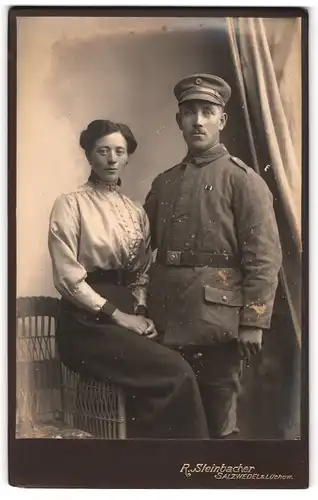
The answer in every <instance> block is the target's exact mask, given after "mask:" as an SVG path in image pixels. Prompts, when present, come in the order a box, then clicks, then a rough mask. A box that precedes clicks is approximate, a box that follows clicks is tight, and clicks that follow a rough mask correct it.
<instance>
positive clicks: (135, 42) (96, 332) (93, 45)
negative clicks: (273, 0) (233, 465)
mask: <svg viewBox="0 0 318 500" xmlns="http://www.w3.org/2000/svg"><path fill="white" fill-rule="evenodd" d="M211 10H212V9H211ZM287 12H288V11H287ZM229 15H230V9H229ZM302 23H303V19H302V17H301V14H299V16H291V15H288V13H286V17H284V16H283V17H282V16H281V15H280V16H275V11H274V9H273V13H272V15H270V16H268V17H260V16H258V17H257V16H255V17H247V16H245V15H242V17H219V16H213V13H212V15H211V17H207V16H203V17H200V16H198V17H189V16H184V17H182V16H179V17H178V16H176V15H171V16H166V15H165V16H162V17H161V16H160V15H159V16H158V15H154V16H151V15H148V16H138V12H136V15H133V16H120V15H118V16H113V15H108V13H107V10H106V11H105V15H103V16H99V15H95V14H93V15H89V14H87V16H85V15H77V14H76V11H75V12H74V15H65V16H64V15H62V13H61V15H50V16H46V15H45V14H43V16H42V15H36V16H33V15H28V14H27V13H25V14H23V15H18V16H17V17H16V92H17V94H16V131H17V136H16V198H17V211H16V223H17V246H16V251H17V289H16V421H15V437H16V439H20V440H21V439H43V438H44V439H52V440H53V439H69V440H84V439H85V440H89V439H91V440H127V441H129V440H147V439H151V440H154V439H156V440H158V439H159V440H161V439H164V440H166V439H171V440H182V439H183V440H184V439H187V440H189V439H190V440H215V441H218V442H219V441H221V440H222V441H225V440H235V441H245V440H284V441H288V440H300V439H301V437H302V436H301V397H302V390H301V387H302V385H301V374H302V373H303V374H304V373H306V369H307V367H306V366H303V364H302V361H301V360H302V359H304V358H303V357H302V352H303V351H302V345H303V339H304V335H307V332H306V331H304V326H303V321H302V300H301V298H302V279H303V274H302V258H301V257H302V251H303V236H302V158H303V157H302V154H303V153H302V148H303V145H302V132H303V129H302V112H303V110H302V93H303V92H306V88H303V80H302V35H303V34H302Z"/></svg>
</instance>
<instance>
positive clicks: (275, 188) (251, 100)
mask: <svg viewBox="0 0 318 500" xmlns="http://www.w3.org/2000/svg"><path fill="white" fill-rule="evenodd" d="M227 26H228V35H229V42H230V46H231V52H232V57H233V62H234V66H235V70H236V77H237V84H238V87H239V91H240V96H241V101H242V107H243V111H244V116H245V126H246V127H247V132H248V137H249V147H250V150H251V153H252V158H253V163H254V165H253V167H254V169H255V170H256V171H257V172H258V173H259V174H260V175H261V176H262V177H263V178H264V179H265V181H266V182H267V184H268V186H269V188H270V189H271V191H272V193H273V195H274V208H275V212H276V217H277V222H278V226H279V230H280V237H281V244H282V249H283V266H282V270H281V273H280V283H279V287H278V291H277V296H276V302H275V308H274V314H273V320H272V326H271V329H270V331H269V332H267V333H266V334H265V344H264V349H263V352H262V354H261V356H260V357H259V358H258V359H257V360H256V361H255V362H254V365H253V368H252V371H251V372H250V373H249V374H247V376H246V380H247V385H248V387H249V388H250V391H249V393H250V395H249V397H246V398H247V400H248V404H246V416H245V420H246V425H247V426H248V429H249V430H248V431H247V434H248V437H254V438H266V437H268V438H282V439H297V438H299V434H300V399H301V394H300V386H301V384H300V379H301V364H300V357H301V252H302V248H301V113H302V110H301V20H300V19H297V18H293V19H262V18H228V20H227ZM243 396H244V395H243ZM251 406H252V407H253V411H252V414H253V415H252V416H251V411H249V409H251Z"/></svg>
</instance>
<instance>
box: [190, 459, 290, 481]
mask: <svg viewBox="0 0 318 500" xmlns="http://www.w3.org/2000/svg"><path fill="white" fill-rule="evenodd" d="M180 472H182V473H183V474H184V475H185V476H186V477H191V476H192V474H195V473H204V472H205V473H208V474H212V475H213V477H214V479H227V480H234V479H252V480H268V479H271V480H278V481H279V480H281V481H284V480H288V479H289V480H291V479H293V476H292V475H291V474H281V473H278V474H277V473H276V474H275V473H259V472H257V471H255V467H254V465H244V464H238V465H226V464H221V465H217V464H212V465H209V464H204V463H197V464H195V465H191V464H183V465H182V466H181V469H180Z"/></svg>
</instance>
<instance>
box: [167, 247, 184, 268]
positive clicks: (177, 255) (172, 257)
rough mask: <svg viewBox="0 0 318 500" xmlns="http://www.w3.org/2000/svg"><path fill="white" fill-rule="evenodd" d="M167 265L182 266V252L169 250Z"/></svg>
mask: <svg viewBox="0 0 318 500" xmlns="http://www.w3.org/2000/svg"><path fill="white" fill-rule="evenodd" d="M166 263H167V265H168V266H169V265H170V266H180V263H181V251H180V250H167V257H166Z"/></svg>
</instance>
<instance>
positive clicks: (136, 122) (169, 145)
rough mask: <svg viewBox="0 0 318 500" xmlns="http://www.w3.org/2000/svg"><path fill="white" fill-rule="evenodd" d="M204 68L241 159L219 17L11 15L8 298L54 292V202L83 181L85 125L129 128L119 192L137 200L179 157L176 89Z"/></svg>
mask: <svg viewBox="0 0 318 500" xmlns="http://www.w3.org/2000/svg"><path fill="white" fill-rule="evenodd" d="M201 71H202V72H211V73H215V74H218V75H219V76H221V77H223V78H225V79H227V80H228V81H229V83H230V84H231V85H232V87H233V95H232V98H231V101H230V104H229V106H228V113H229V116H230V118H229V123H228V126H227V128H226V130H225V131H224V135H223V137H222V140H223V142H224V143H225V144H226V145H227V147H228V149H229V150H230V152H231V153H232V154H235V155H237V156H240V157H241V158H242V159H243V160H244V161H246V162H250V156H249V151H248V148H247V142H246V137H245V129H244V122H243V117H242V113H241V108H240V103H239V97H238V95H237V92H236V89H235V75H234V69H233V66H232V61H231V55H230V51H229V45H228V40H227V34H226V21H225V19H186V18H185V19H182V18H175V19H174V18H163V19H160V18H127V19H125V18H123V19H119V18H117V19H116V18H113V19H112V18H103V19H98V18H20V19H19V23H18V117H17V132H18V136H17V139H18V151H17V183H18V186H17V231H18V234H17V240H18V248H17V251H18V262H17V269H18V272H17V294H18V295H19V296H23V295H53V296H54V295H56V292H55V290H54V287H53V284H52V275H51V263H50V259H49V254H48V250H47V228H48V221H49V215H50V211H51V208H52V205H53V203H54V200H55V198H56V197H57V196H58V195H59V194H60V193H62V192H68V191H71V190H73V189H76V187H77V186H78V185H80V184H82V183H83V182H85V181H86V179H87V177H88V174H89V171H88V166H87V164H86V160H85V156H84V154H83V152H82V150H81V149H80V147H79V145H78V140H79V134H80V132H81V130H82V129H83V128H85V127H86V125H87V124H88V123H89V121H91V120H93V119H96V118H109V119H112V120H114V121H121V122H123V123H126V124H128V125H129V126H130V127H131V128H132V130H133V132H134V134H135V136H136V139H137V141H138V143H139V146H138V148H137V151H136V153H135V154H134V155H133V156H132V158H131V160H130V163H129V165H128V166H127V169H126V172H125V175H124V178H123V191H124V193H125V194H127V195H128V196H130V197H132V198H133V199H137V200H139V201H141V202H142V201H143V200H144V198H145V195H146V194H147V192H148V189H149V187H150V184H151V181H152V180H153V178H154V177H155V176H156V175H157V174H158V173H159V172H161V171H163V170H165V169H167V168H170V167H172V166H173V165H174V164H176V163H178V162H179V161H180V160H181V159H182V158H183V156H184V154H185V153H186V149H185V145H184V143H183V139H182V136H181V134H180V132H179V130H178V128H177V125H176V123H175V113H176V110H177V106H176V101H175V98H174V95H173V87H174V85H175V83H176V82H177V81H178V80H179V79H180V78H182V77H183V76H186V75H188V74H191V73H193V72H201Z"/></svg>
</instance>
